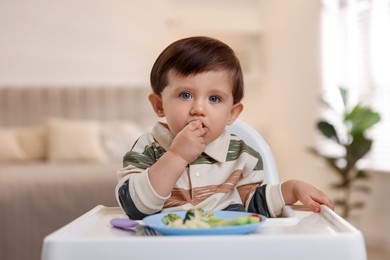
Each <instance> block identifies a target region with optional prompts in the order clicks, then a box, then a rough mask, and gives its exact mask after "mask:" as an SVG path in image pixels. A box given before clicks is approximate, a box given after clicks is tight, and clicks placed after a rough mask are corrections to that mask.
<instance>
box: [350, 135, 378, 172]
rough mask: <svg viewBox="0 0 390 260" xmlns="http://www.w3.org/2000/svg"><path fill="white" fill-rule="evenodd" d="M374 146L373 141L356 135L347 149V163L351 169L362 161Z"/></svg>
mask: <svg viewBox="0 0 390 260" xmlns="http://www.w3.org/2000/svg"><path fill="white" fill-rule="evenodd" d="M371 145H372V140H370V139H367V138H366V137H364V135H363V134H360V135H357V134H356V135H355V136H354V138H353V140H352V143H350V144H349V145H348V146H347V147H346V148H347V163H348V165H349V167H352V166H354V165H355V164H356V162H357V161H358V160H360V159H361V158H362V157H363V156H364V155H366V154H367V153H368V152H369V151H370V149H371Z"/></svg>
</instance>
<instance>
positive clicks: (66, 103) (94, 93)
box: [0, 86, 155, 126]
mask: <svg viewBox="0 0 390 260" xmlns="http://www.w3.org/2000/svg"><path fill="white" fill-rule="evenodd" d="M150 92H151V90H150V89H149V88H147V87H125V86H121V87H118V86H107V87H101V86H99V87H91V86H86V87H74V86H72V87H19V86H18V87H5V86H0V126H29V125H34V124H38V123H42V120H44V119H45V118H48V117H61V118H69V119H94V120H133V121H135V122H137V123H139V124H140V125H143V126H149V125H151V124H152V122H153V120H155V118H154V113H153V111H152V108H151V106H150V104H149V101H148V99H147V96H148V94H149V93H150Z"/></svg>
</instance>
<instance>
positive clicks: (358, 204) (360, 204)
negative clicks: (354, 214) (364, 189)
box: [350, 201, 364, 209]
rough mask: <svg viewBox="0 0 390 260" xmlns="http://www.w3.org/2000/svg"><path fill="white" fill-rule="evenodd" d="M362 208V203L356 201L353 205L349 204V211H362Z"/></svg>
mask: <svg viewBox="0 0 390 260" xmlns="http://www.w3.org/2000/svg"><path fill="white" fill-rule="evenodd" d="M362 208H364V202H363V201H357V202H354V203H351V205H350V209H362Z"/></svg>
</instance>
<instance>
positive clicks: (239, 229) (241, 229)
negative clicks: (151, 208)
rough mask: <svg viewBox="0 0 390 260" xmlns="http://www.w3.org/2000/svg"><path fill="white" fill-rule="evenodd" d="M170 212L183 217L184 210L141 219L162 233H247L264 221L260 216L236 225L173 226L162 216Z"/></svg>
mask: <svg viewBox="0 0 390 260" xmlns="http://www.w3.org/2000/svg"><path fill="white" fill-rule="evenodd" d="M170 213H174V214H177V215H179V216H180V217H181V218H184V216H185V214H186V211H175V212H164V213H159V214H155V215H151V216H147V217H145V218H144V219H143V221H144V223H145V225H147V226H149V227H151V228H153V229H155V230H157V231H158V232H160V233H161V234H163V235H178V236H188V235H239V234H248V233H251V232H253V231H255V230H256V228H257V227H258V226H259V225H260V224H262V223H263V222H264V221H265V219H266V218H265V217H264V216H262V215H260V216H261V221H260V222H258V223H253V224H246V225H238V226H224V227H210V228H174V227H169V226H167V225H165V224H164V223H163V222H162V218H163V217H164V216H165V215H167V214H170ZM213 214H214V216H215V217H218V218H226V219H228V218H234V217H238V216H247V215H252V214H253V213H248V212H239V211H213Z"/></svg>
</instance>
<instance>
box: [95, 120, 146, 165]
mask: <svg viewBox="0 0 390 260" xmlns="http://www.w3.org/2000/svg"><path fill="white" fill-rule="evenodd" d="M101 131H102V138H103V146H104V148H105V150H106V152H107V154H108V156H109V157H110V159H111V160H112V161H118V162H121V161H122V160H123V156H124V155H125V154H126V153H127V152H128V151H130V149H131V148H132V147H133V144H134V143H135V141H137V139H138V138H139V137H140V136H141V135H142V134H143V133H144V132H145V130H144V129H142V127H141V126H139V125H138V124H136V123H134V122H131V121H106V122H102V123H101Z"/></svg>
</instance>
